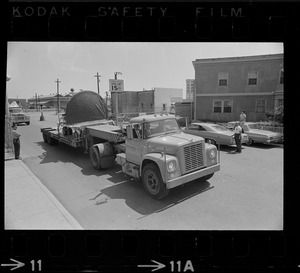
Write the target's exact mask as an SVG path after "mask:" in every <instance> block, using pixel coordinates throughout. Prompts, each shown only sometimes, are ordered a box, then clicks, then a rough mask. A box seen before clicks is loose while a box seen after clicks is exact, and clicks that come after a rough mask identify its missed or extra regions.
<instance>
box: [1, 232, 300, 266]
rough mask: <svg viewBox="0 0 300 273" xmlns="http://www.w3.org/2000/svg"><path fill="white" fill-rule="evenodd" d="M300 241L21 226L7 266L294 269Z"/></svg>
mask: <svg viewBox="0 0 300 273" xmlns="http://www.w3.org/2000/svg"><path fill="white" fill-rule="evenodd" d="M8 233H10V232H8ZM37 238H38V239H37ZM296 244H297V242H296V241H295V240H293V239H292V238H291V237H288V236H285V235H284V234H282V233H278V232H260V233H259V234H255V233H252V234H250V235H249V233H247V232H219V233H218V232H176V233H175V232H172V231H165V232H162V231H160V232H150V231H149V232H147V231H140V232H133V231H130V232H123V231H118V232H108V231H105V232H100V231H94V232H92V231H86V232H84V233H81V232H80V233H76V232H65V231H54V232H52V231H49V232H38V231H36V232H35V231H30V232H22V231H18V232H14V233H10V234H9V235H8V236H6V238H5V240H4V244H3V246H6V253H5V257H6V262H3V261H2V263H1V267H2V269H5V268H6V267H7V269H8V268H9V269H10V270H13V268H16V269H19V268H20V270H18V271H19V272H21V271H22V272H24V271H25V272H82V271H88V270H89V271H90V272H153V271H158V272H159V271H160V272H201V271H204V272H228V271H231V272H232V271H234V272H245V271H247V272H248V271H251V272H274V270H279V271H276V272H293V271H296V270H297V269H298V268H299V266H298V265H297V264H296V255H295V252H294V251H295V249H296ZM3 246H2V247H3ZM8 271H9V270H7V272H8ZM18 271H17V272H18ZM4 272H5V271H4Z"/></svg>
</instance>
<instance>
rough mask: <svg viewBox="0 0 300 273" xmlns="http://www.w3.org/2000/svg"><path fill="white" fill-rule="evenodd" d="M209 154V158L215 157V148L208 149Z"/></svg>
mask: <svg viewBox="0 0 300 273" xmlns="http://www.w3.org/2000/svg"><path fill="white" fill-rule="evenodd" d="M209 156H210V158H215V157H216V150H215V149H211V150H210V151H209Z"/></svg>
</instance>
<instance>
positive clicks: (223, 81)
mask: <svg viewBox="0 0 300 273" xmlns="http://www.w3.org/2000/svg"><path fill="white" fill-rule="evenodd" d="M218 81H219V86H227V84H228V73H224V72H221V73H219V75H218Z"/></svg>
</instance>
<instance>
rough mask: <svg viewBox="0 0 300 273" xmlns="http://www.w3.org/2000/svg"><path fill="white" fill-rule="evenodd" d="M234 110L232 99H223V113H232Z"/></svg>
mask: <svg viewBox="0 0 300 273" xmlns="http://www.w3.org/2000/svg"><path fill="white" fill-rule="evenodd" d="M231 110H232V101H229V100H224V101H223V113H231Z"/></svg>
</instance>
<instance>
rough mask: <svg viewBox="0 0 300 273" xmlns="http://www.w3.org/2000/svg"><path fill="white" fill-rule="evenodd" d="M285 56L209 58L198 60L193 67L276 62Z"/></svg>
mask: <svg viewBox="0 0 300 273" xmlns="http://www.w3.org/2000/svg"><path fill="white" fill-rule="evenodd" d="M282 58H283V54H268V55H255V56H240V57H224V58H209V59H196V60H195V61H193V65H194V66H195V64H196V63H201V64H204V63H224V62H245V61H262V60H274V59H282Z"/></svg>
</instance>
